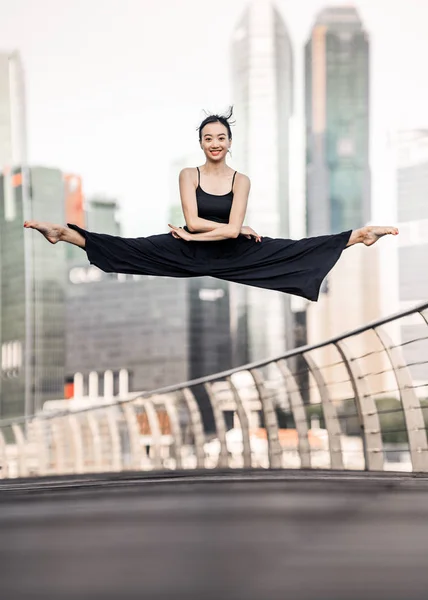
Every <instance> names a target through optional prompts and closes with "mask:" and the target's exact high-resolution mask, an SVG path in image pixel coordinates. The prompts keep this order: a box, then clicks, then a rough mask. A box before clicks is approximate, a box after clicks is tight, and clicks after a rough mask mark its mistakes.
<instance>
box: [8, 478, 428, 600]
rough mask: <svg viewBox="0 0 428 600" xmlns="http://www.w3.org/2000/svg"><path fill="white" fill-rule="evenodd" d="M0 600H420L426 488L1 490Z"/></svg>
mask: <svg viewBox="0 0 428 600" xmlns="http://www.w3.org/2000/svg"><path fill="white" fill-rule="evenodd" d="M173 475H174V474H173ZM0 598H1V599H2V600H3V599H4V600H21V599H24V598H25V599H26V598H31V599H37V600H38V599H40V600H42V599H43V600H61V599H67V600H68V599H72V598H73V599H76V598H81V599H83V600H93V599H95V598H96V599H100V600H101V599H102V600H113V599H114V600H128V599H131V598H132V599H134V598H135V599H139V600H141V599H143V600H146V599H147V600H160V599H166V598H174V599H180V600H220V599H224V600H234V599H242V600H271V599H272V600H274V599H275V600H276V599H277V598H278V599H281V600H284V599H290V600H309V599H310V600H315V599H316V600H350V599H352V600H363V599H364V600H371V599H376V600H378V599H385V600H413V599H418V600H419V599H420V600H426V599H427V598H428V478H426V477H412V476H393V475H391V474H374V475H367V474H366V475H364V474H362V475H361V476H360V475H349V474H340V473H338V474H336V475H334V474H332V473H331V472H321V471H320V472H296V471H292V472H290V471H287V472H283V471H282V472H279V473H278V472H266V471H257V472H253V473H241V474H239V473H236V472H226V473H217V472H211V473H208V474H206V473H205V474H202V473H201V474H199V473H197V474H196V476H195V473H191V474H190V473H188V474H186V473H184V474H182V475H177V474H175V475H174V477H173V478H172V479H170V478H166V477H165V476H164V475H159V476H151V475H150V476H149V477H146V478H144V477H143V476H142V475H141V474H126V475H123V474H121V475H111V476H99V477H98V476H95V477H79V478H77V477H75V478H50V479H37V480H11V481H3V482H0Z"/></svg>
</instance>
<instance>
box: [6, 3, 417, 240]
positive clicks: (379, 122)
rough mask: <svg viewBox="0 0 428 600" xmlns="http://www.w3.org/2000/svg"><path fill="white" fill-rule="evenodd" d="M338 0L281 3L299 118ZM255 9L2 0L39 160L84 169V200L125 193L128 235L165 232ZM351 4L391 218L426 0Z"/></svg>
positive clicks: (413, 108) (381, 191)
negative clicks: (236, 32)
mask: <svg viewBox="0 0 428 600" xmlns="http://www.w3.org/2000/svg"><path fill="white" fill-rule="evenodd" d="M260 1H263V0H260ZM334 4H339V3H338V2H334V1H333V2H324V1H321V0H278V1H277V2H276V5H277V7H278V8H279V10H280V11H281V13H282V15H283V17H284V20H285V22H286V24H287V27H288V30H289V33H290V35H291V37H292V40H293V43H294V54H295V63H296V70H297V75H296V100H297V106H298V107H299V108H300V112H301V113H302V111H303V105H302V102H303V95H302V66H303V60H302V59H303V54H302V48H303V45H304V42H305V41H306V39H307V37H308V35H309V32H310V28H311V27H312V25H313V22H314V20H315V17H316V14H317V13H318V11H319V10H321V9H322V8H323V7H324V6H326V5H334ZM245 5H246V2H245V1H244V0H216V1H215V2H211V1H208V0H103V1H102V2H101V1H100V0H0V49H1V50H14V49H18V50H19V51H20V52H21V54H22V58H23V62H24V66H25V71H26V85H27V114H28V139H29V157H30V161H31V162H32V163H33V164H43V165H51V166H57V167H60V168H61V169H63V170H65V171H68V172H75V173H78V174H81V175H82V177H83V180H84V190H85V193H86V195H90V194H94V193H97V192H101V193H104V194H107V195H108V196H111V197H116V198H117V199H118V200H119V202H120V204H121V207H122V210H121V216H122V222H123V225H124V233H125V235H148V234H150V233H158V232H165V231H167V230H168V229H167V226H166V223H167V221H166V219H167V212H166V211H167V206H168V203H169V201H170V190H169V173H170V165H171V163H172V162H173V161H174V160H175V159H177V158H180V157H182V156H183V155H187V154H191V153H194V152H195V151H196V152H197V150H198V141H197V134H196V131H195V129H196V127H197V125H198V124H199V122H200V120H201V119H202V118H203V116H204V115H203V112H202V111H203V109H207V110H212V111H217V110H224V109H225V108H226V107H227V106H228V104H230V103H231V102H232V100H233V99H232V97H231V86H230V40H231V35H232V31H233V29H234V27H235V25H236V22H237V20H238V19H239V17H240V15H241V14H242V12H243V10H244V7H245ZM354 5H355V6H356V7H357V9H358V10H359V12H360V15H361V17H362V19H363V22H364V26H365V28H366V29H367V30H368V32H369V35H370V41H371V65H372V71H371V77H372V80H371V92H372V98H371V118H372V141H371V147H372V167H373V195H374V202H375V217H379V219H382V218H383V217H384V216H387V213H388V205H387V202H386V200H385V188H384V180H385V169H384V163H383V156H384V149H385V139H386V133H387V131H388V130H395V129H397V128H403V127H428V109H427V107H428V77H427V64H428V35H427V31H428V0H360V1H356V2H355V3H354ZM202 162H203V161H202V156H201V163H202ZM232 164H233V162H232ZM251 225H252V226H253V227H256V224H251ZM260 233H262V234H263V232H260Z"/></svg>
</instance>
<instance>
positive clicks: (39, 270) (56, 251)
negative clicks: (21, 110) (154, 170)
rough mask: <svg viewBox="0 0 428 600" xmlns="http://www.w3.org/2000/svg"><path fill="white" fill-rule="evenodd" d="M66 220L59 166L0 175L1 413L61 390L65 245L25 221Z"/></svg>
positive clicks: (15, 412) (37, 403)
mask: <svg viewBox="0 0 428 600" xmlns="http://www.w3.org/2000/svg"><path fill="white" fill-rule="evenodd" d="M33 215H37V218H39V219H40V220H51V221H54V222H59V223H61V222H63V221H64V187H63V178H62V173H61V172H60V171H59V170H58V169H48V168H43V167H35V168H31V169H25V170H22V169H21V168H19V167H18V168H16V169H12V170H11V171H10V172H9V173H7V174H6V175H3V176H1V177H0V255H1V257H2V261H1V266H0V271H1V277H0V280H1V288H0V297H1V308H0V313H1V314H0V324H1V344H2V353H1V368H2V373H1V374H2V387H1V390H0V415H1V416H2V417H11V416H19V415H23V414H33V413H34V412H35V411H37V410H39V409H40V408H41V406H42V404H43V402H44V401H45V400H48V399H51V398H58V396H61V395H62V393H63V383H64V359H65V329H64V316H65V274H66V270H65V244H57V245H56V246H54V247H52V246H51V245H50V244H49V243H47V242H46V240H45V239H44V238H43V236H41V235H40V234H39V233H37V232H34V231H29V230H25V229H24V228H23V222H24V221H25V220H26V219H31V218H32V216H33Z"/></svg>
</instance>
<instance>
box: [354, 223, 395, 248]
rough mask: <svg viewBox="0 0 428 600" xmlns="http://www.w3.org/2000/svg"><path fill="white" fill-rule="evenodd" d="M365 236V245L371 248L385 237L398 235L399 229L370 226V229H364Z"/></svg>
mask: <svg viewBox="0 0 428 600" xmlns="http://www.w3.org/2000/svg"><path fill="white" fill-rule="evenodd" d="M363 235H364V237H363V240H362V241H363V244H365V245H366V246H371V245H372V244H374V243H376V242H377V241H378V239H380V238H381V237H382V236H384V235H398V229H397V228H396V227H376V226H370V225H369V226H368V227H363Z"/></svg>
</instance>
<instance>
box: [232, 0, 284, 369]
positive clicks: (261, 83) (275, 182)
mask: <svg viewBox="0 0 428 600" xmlns="http://www.w3.org/2000/svg"><path fill="white" fill-rule="evenodd" d="M232 65H233V67H232V82H233V101H234V110H235V117H236V128H235V131H234V141H233V146H232V152H233V160H234V163H236V167H237V168H238V169H239V170H240V171H243V172H244V173H246V174H247V175H248V176H249V177H250V179H251V196H250V201H249V203H248V209H247V217H246V223H247V224H248V225H250V226H251V227H253V228H254V229H255V230H256V231H257V232H258V233H260V235H262V236H263V235H268V236H271V237H278V236H280V237H289V135H290V132H289V122H290V117H291V115H292V111H293V54H292V47H291V41H290V37H289V35H288V32H287V28H286V26H285V23H284V20H283V18H282V17H281V15H280V13H279V12H278V10H277V8H276V7H275V6H274V5H273V4H271V3H270V2H268V1H267V0H266V1H253V2H251V3H250V4H249V6H248V7H247V9H246V10H245V12H244V14H243V16H242V18H241V20H240V22H239V23H238V25H237V27H236V28H235V31H234V34H233V39H232ZM242 294H245V295H246V302H247V306H248V341H249V353H250V359H251V360H257V359H262V358H265V357H266V356H273V355H276V354H280V353H281V352H283V351H284V350H285V349H286V348H287V347H288V348H290V347H293V345H294V341H293V323H292V314H291V308H290V299H289V297H285V296H281V295H280V294H278V293H275V292H270V291H268V290H258V289H255V288H248V289H247V290H245V291H244V290H242Z"/></svg>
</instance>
